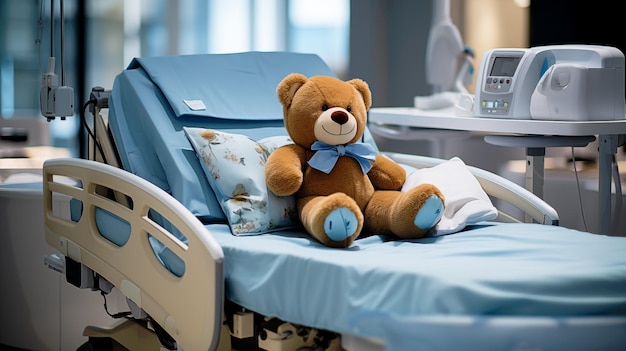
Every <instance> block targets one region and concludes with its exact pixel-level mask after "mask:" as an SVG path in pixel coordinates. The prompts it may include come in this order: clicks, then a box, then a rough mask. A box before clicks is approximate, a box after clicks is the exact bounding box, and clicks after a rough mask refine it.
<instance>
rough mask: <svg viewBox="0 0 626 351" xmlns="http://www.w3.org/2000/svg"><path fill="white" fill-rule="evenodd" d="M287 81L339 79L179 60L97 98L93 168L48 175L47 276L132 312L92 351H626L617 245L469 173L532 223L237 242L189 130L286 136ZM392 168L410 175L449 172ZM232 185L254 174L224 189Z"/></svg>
mask: <svg viewBox="0 0 626 351" xmlns="http://www.w3.org/2000/svg"><path fill="white" fill-rule="evenodd" d="M291 72H300V73H303V74H305V75H307V76H310V75H315V74H325V75H334V72H332V70H331V69H330V68H329V67H328V66H327V65H326V64H325V63H324V62H323V61H322V60H321V59H320V58H319V57H317V56H316V55H311V54H298V53H286V52H246V53H237V54H213V55H209V54H207V55H183V56H171V57H152V58H138V59H135V60H134V61H133V62H132V63H131V64H130V65H129V67H128V68H127V69H126V70H124V71H123V72H121V73H120V74H119V75H118V76H117V77H116V79H115V83H114V85H113V87H112V90H111V91H110V96H109V95H108V92H105V91H104V90H103V89H100V88H98V89H94V92H93V93H92V97H91V99H90V101H89V102H88V104H86V105H85V108H88V107H89V108H90V110H91V111H92V112H93V115H94V117H95V118H96V120H95V122H94V123H93V127H92V129H91V130H90V135H91V136H92V138H91V141H92V143H91V151H90V157H89V158H90V160H85V159H52V160H48V161H46V163H45V165H44V169H43V172H44V212H45V237H46V241H47V242H48V243H49V244H50V245H51V246H52V247H54V248H56V249H57V250H58V251H59V252H58V253H56V255H57V256H56V258H61V262H60V263H59V262H57V264H58V267H57V270H59V271H62V272H63V273H64V274H65V276H66V279H67V281H68V282H69V283H72V284H74V285H76V286H78V287H81V288H88V289H92V290H94V291H96V292H100V293H102V294H103V295H104V296H107V294H109V293H110V292H111V291H113V290H115V291H118V292H121V294H122V296H124V297H125V298H126V300H127V302H128V308H127V311H128V313H126V314H124V313H122V312H124V311H121V313H120V315H124V316H123V317H122V318H120V322H119V323H116V324H114V325H112V326H87V327H86V328H85V330H84V331H83V333H84V335H85V336H87V337H89V341H88V342H87V343H86V344H85V345H84V346H85V347H87V346H86V345H89V349H117V348H119V347H121V348H123V349H135V350H149V349H179V350H182V349H184V350H187V351H189V350H216V349H220V350H228V349H237V350H250V349H257V348H258V349H263V350H340V349H345V350H453V349H456V350H459V349H471V350H474V349H480V350H623V349H625V348H626V238H624V237H610V236H605V235H597V234H591V233H586V232H580V231H576V230H572V229H568V228H564V227H560V226H558V214H557V213H556V212H555V211H554V209H553V208H552V207H550V206H549V205H548V204H546V203H545V202H543V201H542V200H540V199H539V198H538V197H536V196H534V195H533V194H532V193H530V192H528V191H526V190H525V189H523V188H522V187H520V186H518V185H516V184H514V183H512V182H510V181H507V180H506V179H504V178H501V177H499V176H497V175H495V174H492V173H489V172H487V171H484V170H481V169H477V168H474V167H471V166H467V169H468V170H469V172H470V173H471V174H472V176H473V177H475V179H476V180H477V181H478V184H480V187H481V188H482V189H483V190H484V191H485V192H486V194H488V196H489V198H490V199H504V200H506V201H507V202H509V203H511V204H513V205H515V206H517V207H518V208H520V209H522V210H523V211H524V213H526V214H527V215H528V216H529V217H530V218H532V222H528V223H522V222H520V221H518V220H517V219H515V218H514V217H512V216H508V215H507V214H506V213H503V212H501V211H498V212H497V215H496V216H494V217H493V218H491V219H490V220H478V221H473V222H471V221H470V222H468V223H466V225H464V226H463V227H462V228H460V229H459V230H458V231H456V232H453V233H447V234H446V235H437V236H428V237H425V238H421V239H413V240H398V239H396V238H392V237H389V236H385V235H376V234H374V235H371V236H368V237H363V238H360V239H358V240H356V241H355V242H354V243H353V244H352V245H351V247H349V248H347V249H334V248H328V247H325V246H322V245H321V244H319V243H317V242H315V241H314V240H313V239H311V238H310V237H309V236H307V235H306V234H305V233H304V232H303V231H302V229H300V228H299V227H298V226H297V223H296V224H295V227H294V226H291V227H290V226H289V225H287V226H285V227H284V228H273V229H275V230H268V231H266V232H257V233H255V232H248V233H243V234H241V233H240V234H238V235H235V234H234V232H233V230H232V227H231V225H232V223H231V222H229V218H230V217H229V215H230V214H229V213H227V210H226V211H225V210H224V208H225V207H223V205H224V203H223V202H220V201H221V198H220V196H219V191H218V192H217V195H216V192H215V191H214V189H213V187H212V186H211V184H210V183H209V181H208V180H207V179H208V178H207V177H206V173H205V168H203V167H204V166H203V159H202V157H198V155H197V151H198V150H196V149H194V145H193V144H192V142H191V141H190V140H191V139H190V138H189V131H190V130H193V129H194V128H199V129H203V128H210V129H213V130H215V131H218V132H220V133H230V134H229V135H247V136H249V137H250V138H251V139H250V141H255V142H256V141H259V140H262V139H264V138H270V139H271V138H274V137H280V136H284V135H285V131H284V129H283V126H282V110H281V106H280V104H279V103H278V101H277V98H276V96H275V87H276V85H277V83H278V82H279V81H280V79H282V78H283V77H284V76H285V75H287V74H288V73H291ZM374 101H375V97H374ZM106 112H108V114H107V113H106ZM365 141H367V142H373V141H372V139H371V136H370V135H369V134H367V135H366V138H365ZM238 145H243V144H238ZM253 145H258V144H254V143H253ZM388 156H389V157H391V158H393V159H395V160H396V161H398V162H399V163H402V164H404V165H406V166H405V167H406V169H407V172H408V173H410V172H419V171H422V170H425V169H429V168H430V169H432V168H434V167H437V166H439V165H442V164H446V163H447V162H449V160H442V159H434V158H429V157H422V156H416V155H404V154H394V153H389V154H388ZM411 174H412V173H411ZM242 176H254V175H249V174H241V173H234V174H221V177H242ZM56 196H65V197H68V198H70V199H71V200H70V201H69V203H70V207H71V216H70V218H63V217H60V216H58V215H55V213H56V212H58V211H55V208H53V207H54V206H53V203H54V202H53V201H52V199H53V198H54V197H56ZM233 196H234V195H233ZM228 200H232V199H226V201H228ZM278 229H279V230H278ZM77 332H79V331H77ZM84 349H87V348H84Z"/></svg>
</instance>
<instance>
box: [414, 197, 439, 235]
mask: <svg viewBox="0 0 626 351" xmlns="http://www.w3.org/2000/svg"><path fill="white" fill-rule="evenodd" d="M442 215H443V201H441V199H440V198H439V197H437V195H431V196H430V197H429V198H428V199H427V200H426V202H425V203H424V205H422V208H420V210H419V212H417V215H416V216H415V220H414V221H413V223H415V225H416V226H417V227H418V228H420V229H430V228H432V227H434V226H435V224H437V221H439V219H440V218H441V216H442Z"/></svg>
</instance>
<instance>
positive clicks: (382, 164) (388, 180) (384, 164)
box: [367, 154, 406, 190]
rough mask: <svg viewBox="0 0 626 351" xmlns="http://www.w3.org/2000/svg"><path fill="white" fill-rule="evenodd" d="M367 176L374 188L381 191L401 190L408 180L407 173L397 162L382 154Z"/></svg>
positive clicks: (377, 156) (378, 156)
mask: <svg viewBox="0 0 626 351" xmlns="http://www.w3.org/2000/svg"><path fill="white" fill-rule="evenodd" d="M372 165H373V166H372V169H371V170H370V171H369V173H368V174H367V175H368V176H369V178H370V181H371V182H372V184H373V185H374V188H376V189H381V190H400V189H401V188H402V185H404V181H405V180H406V171H405V170H404V168H402V166H400V165H399V164H398V163H396V162H395V161H393V160H391V159H390V158H388V157H386V156H383V155H381V154H378V155H376V161H375V162H374V163H373V164H372Z"/></svg>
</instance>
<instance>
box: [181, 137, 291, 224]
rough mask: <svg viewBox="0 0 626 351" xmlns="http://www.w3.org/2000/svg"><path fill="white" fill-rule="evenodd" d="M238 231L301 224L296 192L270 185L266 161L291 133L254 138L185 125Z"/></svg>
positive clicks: (206, 172) (227, 215) (220, 199)
mask: <svg viewBox="0 0 626 351" xmlns="http://www.w3.org/2000/svg"><path fill="white" fill-rule="evenodd" d="M183 129H184V131H185V134H186V135H187V138H188V139H189V141H190V142H191V144H192V146H193V148H194V150H195V152H196V155H197V157H198V159H199V160H200V163H201V164H202V169H203V170H204V173H205V175H206V177H207V180H208V181H209V184H210V185H211V188H212V189H213V191H214V192H215V194H216V196H217V198H218V201H219V202H220V205H221V206H222V209H223V211H224V213H225V215H226V218H227V219H228V223H229V224H230V228H231V231H232V233H233V234H234V235H252V234H263V233H268V232H272V231H276V230H281V229H286V228H293V227H296V226H298V225H299V221H298V217H297V213H296V202H295V198H294V197H293V196H286V197H279V196H276V195H274V194H273V193H272V192H271V191H269V190H268V189H267V186H266V184H265V162H266V161H267V158H268V156H269V154H270V153H271V152H272V151H274V150H275V149H277V148H279V147H281V146H283V145H286V144H289V143H291V142H292V141H291V140H290V139H289V137H288V136H273V137H268V138H264V139H261V140H259V141H255V140H252V139H251V138H249V137H248V136H245V135H242V134H233V133H226V132H223V131H219V130H214V129H204V128H191V127H184V128H183Z"/></svg>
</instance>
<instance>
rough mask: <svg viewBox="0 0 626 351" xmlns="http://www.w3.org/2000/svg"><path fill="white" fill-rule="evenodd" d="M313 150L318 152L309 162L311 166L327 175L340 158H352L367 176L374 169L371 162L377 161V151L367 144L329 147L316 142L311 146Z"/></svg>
mask: <svg viewBox="0 0 626 351" xmlns="http://www.w3.org/2000/svg"><path fill="white" fill-rule="evenodd" d="M311 150H314V151H316V152H315V154H314V155H313V157H311V159H310V160H309V166H311V167H313V168H315V169H317V170H319V171H322V172H324V173H326V174H328V173H330V171H332V170H333V167H335V164H336V163H337V160H338V159H339V156H350V157H352V158H354V159H355V160H357V161H358V162H359V165H360V166H361V171H363V174H367V172H369V171H370V169H371V168H372V164H371V163H370V161H376V150H374V148H373V147H372V146H371V145H370V144H365V143H354V144H348V145H328V144H326V143H323V142H321V141H316V142H314V143H313V145H312V146H311Z"/></svg>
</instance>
